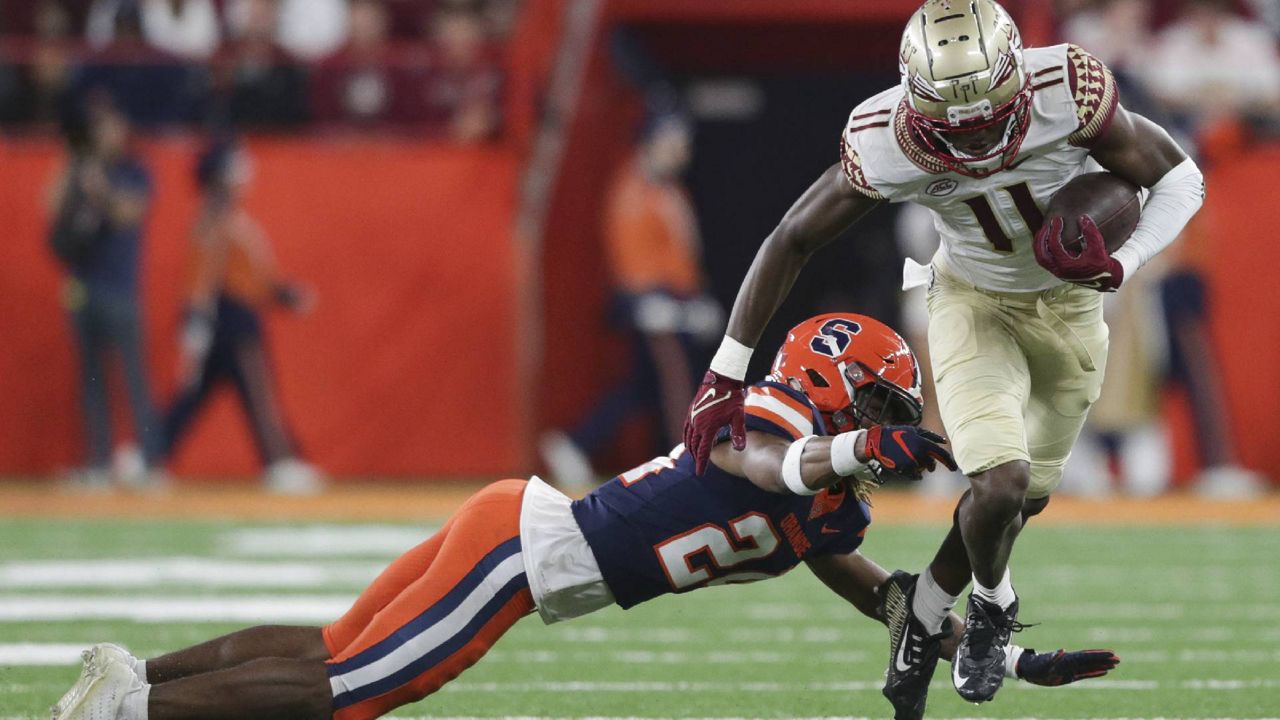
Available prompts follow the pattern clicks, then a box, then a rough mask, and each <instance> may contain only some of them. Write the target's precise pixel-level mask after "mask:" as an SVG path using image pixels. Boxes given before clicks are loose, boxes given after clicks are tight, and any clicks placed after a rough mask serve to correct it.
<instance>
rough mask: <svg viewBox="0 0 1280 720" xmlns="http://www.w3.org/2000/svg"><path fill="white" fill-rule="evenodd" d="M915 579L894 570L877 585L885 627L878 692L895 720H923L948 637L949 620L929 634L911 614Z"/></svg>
mask: <svg viewBox="0 0 1280 720" xmlns="http://www.w3.org/2000/svg"><path fill="white" fill-rule="evenodd" d="M919 577H920V576H919V575H911V574H908V573H905V572H903V571H901V570H897V571H895V572H894V573H893V575H891V576H890V577H889V579H888V580H886V581H885V582H884V584H883V585H881V586H880V597H881V600H880V603H881V604H880V607H881V612H882V613H883V615H884V619H885V623H886V624H887V625H888V626H889V672H888V673H886V677H885V681H884V690H883V691H882V692H883V693H884V696H885V697H886V698H888V700H889V702H890V703H892V704H893V717H894V718H896V720H919V719H920V718H923V717H924V705H925V700H926V699H927V696H928V694H929V681H930V680H931V679H933V670H934V668H935V667H937V665H938V653H939V651H940V650H941V648H942V639H943V638H945V637H947V636H948V635H950V634H951V619H950V618H947V619H945V620H943V621H942V632H940V633H938V634H937V635H930V634H929V633H928V631H926V630H925V629H924V626H923V625H921V624H920V620H919V619H917V618H916V616H915V613H914V612H912V610H911V601H912V599H913V598H914V597H915V591H916V580H918V579H919Z"/></svg>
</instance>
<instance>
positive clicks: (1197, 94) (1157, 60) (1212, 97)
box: [1145, 0, 1280, 126]
mask: <svg viewBox="0 0 1280 720" xmlns="http://www.w3.org/2000/svg"><path fill="white" fill-rule="evenodd" d="M1145 67H1146V71H1147V72H1146V79H1147V81H1148V82H1149V83H1150V87H1151V91H1152V92H1153V93H1154V94H1155V95H1156V97H1157V98H1159V99H1160V100H1161V101H1162V102H1163V103H1165V104H1166V105H1167V106H1168V107H1169V109H1170V111H1171V112H1173V113H1175V114H1177V115H1179V116H1181V117H1182V118H1183V120H1184V121H1185V122H1189V123H1191V124H1193V125H1197V126H1198V125H1200V124H1202V123H1203V122H1204V121H1206V120H1212V119H1214V118H1215V117H1217V116H1219V115H1223V114H1231V115H1244V116H1255V117H1260V118H1274V117H1275V116H1276V114H1277V111H1278V110H1280V55H1278V54H1277V52H1276V42H1275V38H1274V37H1272V35H1271V33H1270V31H1269V30H1268V29H1267V28H1266V26H1264V25H1262V24H1261V23H1256V22H1253V21H1250V20H1246V19H1244V18H1242V17H1239V16H1237V15H1235V14H1234V13H1233V12H1232V11H1231V6H1230V2H1229V1H1228V0H1190V1H1189V2H1188V3H1187V7H1186V10H1185V12H1184V13H1183V16H1182V17H1181V18H1180V19H1179V20H1178V21H1177V22H1175V23H1173V24H1172V25H1170V26H1169V27H1167V28H1165V29H1164V30H1163V31H1162V32H1161V33H1160V34H1159V35H1158V36H1157V38H1156V42H1155V44H1154V46H1153V51H1152V53H1151V57H1150V58H1149V60H1148V62H1147V63H1146V64H1145Z"/></svg>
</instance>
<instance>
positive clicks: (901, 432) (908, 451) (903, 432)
mask: <svg viewBox="0 0 1280 720" xmlns="http://www.w3.org/2000/svg"><path fill="white" fill-rule="evenodd" d="M906 434H907V431H906V430H895V431H893V441H894V442H896V443H898V447H900V448H902V452H904V453H906V454H907V457H909V458H911V462H916V456H915V455H913V454H912V453H911V448H909V447H907V444H906V443H905V442H903V441H902V436H903V435H906Z"/></svg>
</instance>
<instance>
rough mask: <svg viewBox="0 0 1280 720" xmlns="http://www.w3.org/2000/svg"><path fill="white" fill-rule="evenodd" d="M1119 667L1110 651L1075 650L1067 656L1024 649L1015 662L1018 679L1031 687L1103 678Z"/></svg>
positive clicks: (1055, 685) (1118, 661)
mask: <svg viewBox="0 0 1280 720" xmlns="http://www.w3.org/2000/svg"><path fill="white" fill-rule="evenodd" d="M1119 664H1120V658H1119V657H1118V656H1117V655H1116V654H1115V653H1114V652H1112V651H1110V650H1076V651H1075V652H1067V651H1065V650H1058V651H1057V652H1047V653H1037V652H1036V651H1035V650H1032V649H1030V648H1027V650H1026V651H1025V652H1023V653H1022V657H1020V658H1018V666H1017V668H1016V671H1017V673H1018V677H1020V678H1022V679H1023V680H1026V681H1027V682H1029V683H1031V684H1032V685H1045V686H1048V687H1057V686H1058V685H1070V684H1071V683H1073V682H1076V681H1078V680H1087V679H1089V678H1096V677H1102V676H1103V675H1106V674H1107V673H1108V672H1110V671H1112V670H1114V669H1115V668H1116V665H1119Z"/></svg>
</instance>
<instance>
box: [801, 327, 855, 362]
mask: <svg viewBox="0 0 1280 720" xmlns="http://www.w3.org/2000/svg"><path fill="white" fill-rule="evenodd" d="M860 332H862V326H861V325H859V324H858V323H856V322H854V321H852V320H845V319H842V318H835V319H834V320H828V321H827V322H826V324H824V325H823V326H822V329H820V330H818V334H817V335H814V336H813V338H812V339H810V340H809V349H810V350H812V351H814V352H816V353H818V354H819V355H826V356H827V357H833V358H834V357H839V356H840V355H841V354H842V353H844V351H845V348H848V347H849V342H850V341H851V340H852V339H853V336H854V335H857V334H858V333H860Z"/></svg>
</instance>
